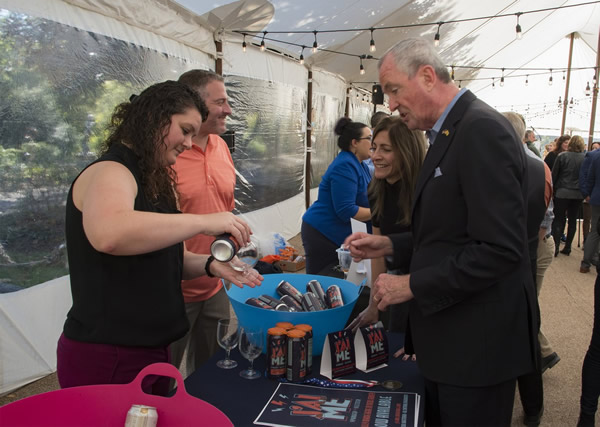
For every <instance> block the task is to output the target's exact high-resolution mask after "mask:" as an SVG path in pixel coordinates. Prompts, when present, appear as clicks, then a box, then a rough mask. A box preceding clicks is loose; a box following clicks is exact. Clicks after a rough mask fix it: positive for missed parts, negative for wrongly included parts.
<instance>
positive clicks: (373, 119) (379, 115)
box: [371, 111, 390, 130]
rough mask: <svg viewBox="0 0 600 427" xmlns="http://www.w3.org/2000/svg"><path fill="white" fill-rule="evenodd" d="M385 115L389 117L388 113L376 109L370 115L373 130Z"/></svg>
mask: <svg viewBox="0 0 600 427" xmlns="http://www.w3.org/2000/svg"><path fill="white" fill-rule="evenodd" d="M386 117H390V115H389V114H388V113H386V112H385V111H377V112H376V113H375V114H373V115H372V116H371V129H373V130H375V128H376V127H377V125H378V124H379V123H380V122H381V121H382V120H383V119H385V118H386Z"/></svg>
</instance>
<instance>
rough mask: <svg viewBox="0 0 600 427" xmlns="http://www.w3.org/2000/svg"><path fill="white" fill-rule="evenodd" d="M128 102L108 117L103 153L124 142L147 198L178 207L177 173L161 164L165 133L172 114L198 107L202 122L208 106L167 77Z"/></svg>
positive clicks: (156, 202)
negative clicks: (134, 158) (136, 168)
mask: <svg viewBox="0 0 600 427" xmlns="http://www.w3.org/2000/svg"><path fill="white" fill-rule="evenodd" d="M130 99H131V101H130V102H124V103H122V104H119V105H118V106H117V107H116V108H115V110H114V112H113V115H112V117H111V121H110V125H109V131H110V135H109V136H108V138H107V140H106V141H105V142H104V144H103V146H102V148H101V153H100V154H104V153H106V152H107V151H108V149H109V148H110V147H111V146H112V145H113V144H124V145H126V146H127V147H129V148H130V149H131V150H132V151H133V152H134V153H135V154H136V156H137V157H138V159H139V160H138V166H139V168H140V172H141V186H142V190H143V191H144V194H145V195H146V197H147V198H148V200H151V201H153V203H155V204H161V205H162V204H165V207H167V208H170V209H174V208H176V207H177V198H176V193H175V182H176V175H175V171H174V170H173V168H172V167H170V166H167V167H165V166H164V165H163V153H164V147H165V142H164V138H165V135H166V134H167V133H168V131H169V126H170V125H171V117H172V116H173V115H175V114H183V113H185V111H186V110H188V109H190V108H192V109H195V110H198V111H199V112H200V115H201V116H202V121H204V120H206V117H207V115H208V109H207V108H206V105H205V104H204V101H203V100H202V98H200V96H199V95H198V94H197V93H196V92H194V91H193V90H191V89H190V88H188V87H187V86H186V85H184V84H182V83H178V82H175V81H172V80H168V81H165V82H162V83H157V84H154V85H152V86H150V87H148V88H147V89H145V90H144V91H143V92H142V93H140V94H139V95H134V96H132V97H131V98H130Z"/></svg>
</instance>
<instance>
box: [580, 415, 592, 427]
mask: <svg viewBox="0 0 600 427" xmlns="http://www.w3.org/2000/svg"><path fill="white" fill-rule="evenodd" d="M595 425H596V415H595V414H584V413H583V412H580V413H579V421H577V427H594V426H595Z"/></svg>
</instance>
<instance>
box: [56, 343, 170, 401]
mask: <svg viewBox="0 0 600 427" xmlns="http://www.w3.org/2000/svg"><path fill="white" fill-rule="evenodd" d="M56 356H57V363H56V365H57V366H56V372H57V374H58V382H59V384H60V387H61V388H67V387H76V386H82V385H94V384H127V383H130V382H131V381H133V379H134V378H135V377H136V376H137V374H138V373H139V372H140V371H141V370H142V369H144V368H145V367H146V366H148V365H151V364H153V363H157V362H165V363H169V362H170V356H169V347H168V346H166V347H125V346H118V345H112V344H95V343H88V342H82V341H75V340H71V339H69V338H67V337H65V335H64V334H61V336H60V338H59V339H58V348H57V350H56ZM169 382H170V378H168V377H163V376H156V375H148V376H147V377H146V378H144V381H142V389H143V391H144V392H145V393H148V394H154V395H160V396H166V395H167V393H168V392H169Z"/></svg>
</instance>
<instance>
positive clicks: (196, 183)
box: [171, 70, 235, 373]
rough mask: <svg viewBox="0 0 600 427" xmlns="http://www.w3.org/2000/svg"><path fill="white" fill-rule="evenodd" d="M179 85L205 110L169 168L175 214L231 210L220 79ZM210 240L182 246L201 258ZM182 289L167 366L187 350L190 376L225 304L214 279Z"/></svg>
mask: <svg viewBox="0 0 600 427" xmlns="http://www.w3.org/2000/svg"><path fill="white" fill-rule="evenodd" d="M179 82H181V83H184V84H186V85H187V86H189V87H190V88H191V89H193V90H195V91H196V92H198V93H199V94H200V96H201V97H202V99H203V100H204V102H205V103H206V106H207V107H208V117H207V119H206V121H204V122H203V123H202V125H201V126H200V132H199V134H198V135H197V136H196V137H195V138H194V139H193V145H192V149H191V150H186V151H185V152H183V153H182V154H181V155H179V157H178V158H177V163H176V164H175V166H174V168H175V171H176V172H177V190H178V192H179V195H180V199H179V204H180V209H181V210H182V211H183V212H187V213H195V214H208V213H214V212H223V211H232V210H233V208H234V206H235V202H234V190H235V168H234V166H233V160H232V159H231V154H230V153H229V148H228V147H227V144H226V143H225V141H224V140H223V139H222V138H221V137H220V136H219V135H221V134H223V133H224V132H225V121H226V119H227V116H229V115H230V114H231V108H230V106H229V103H228V102H227V92H226V91H225V84H224V82H223V77H221V76H219V75H218V74H215V73H213V72H212V71H204V70H191V71H188V72H186V73H184V74H182V75H181V77H179ZM213 240H214V237H211V236H205V235H201V234H199V235H196V236H195V237H193V238H192V239H189V240H186V241H185V245H186V248H187V249H188V250H189V251H192V252H195V253H202V254H206V253H210V244H211V243H212V242H213ZM182 290H183V296H184V300H185V303H186V304H185V305H186V311H187V316H188V319H189V321H190V330H189V332H188V333H187V335H186V336H185V337H183V338H182V339H180V340H179V341H177V342H175V343H173V344H172V345H171V362H172V363H173V364H174V365H175V366H176V367H179V365H180V364H181V361H182V359H183V354H184V350H185V349H186V347H187V357H186V368H187V372H188V373H192V372H194V370H195V369H196V368H197V367H199V366H200V365H201V364H202V363H204V362H205V361H206V360H208V359H209V358H210V357H211V356H212V355H213V354H214V353H215V352H216V351H217V347H218V345H217V321H218V320H219V319H222V318H228V317H229V310H230V303H229V299H228V297H227V294H226V293H225V289H223V286H222V285H221V284H220V282H219V279H218V278H216V277H208V276H202V277H200V278H197V279H193V280H184V281H183V282H182Z"/></svg>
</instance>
